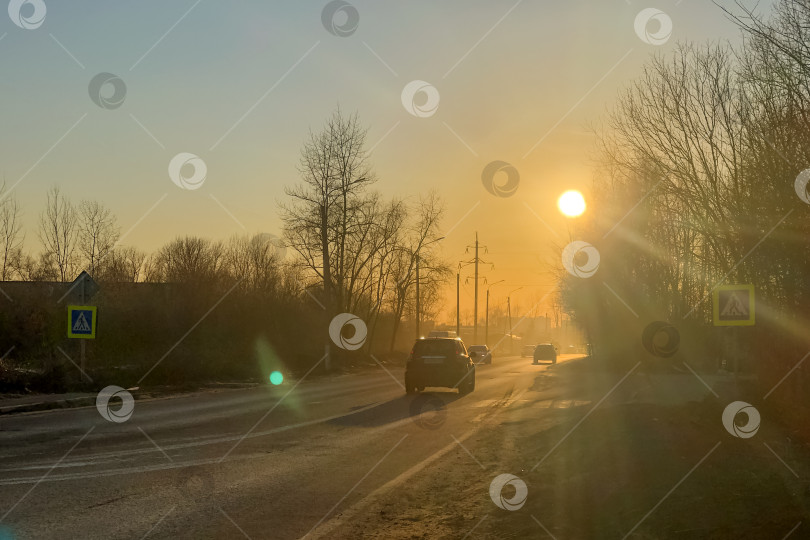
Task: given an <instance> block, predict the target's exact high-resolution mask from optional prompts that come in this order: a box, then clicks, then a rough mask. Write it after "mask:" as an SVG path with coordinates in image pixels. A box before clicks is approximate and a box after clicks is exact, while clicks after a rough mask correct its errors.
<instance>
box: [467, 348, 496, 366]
mask: <svg viewBox="0 0 810 540" xmlns="http://www.w3.org/2000/svg"><path fill="white" fill-rule="evenodd" d="M467 351H468V352H469V353H470V358H472V359H473V361H474V362H475V363H476V364H491V363H492V350H491V349H490V348H489V347H487V346H486V345H470V347H469V348H468V349H467Z"/></svg>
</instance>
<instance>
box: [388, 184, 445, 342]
mask: <svg viewBox="0 0 810 540" xmlns="http://www.w3.org/2000/svg"><path fill="white" fill-rule="evenodd" d="M409 213H412V214H413V216H414V217H413V219H412V220H411V223H410V224H409V225H408V226H407V228H406V230H405V232H404V234H403V235H402V240H401V242H402V244H401V246H400V249H399V250H398V254H397V256H396V258H395V259H394V260H393V261H392V264H393V270H392V277H393V281H394V286H393V287H392V288H391V296H390V300H389V302H390V306H391V311H392V312H393V319H394V326H393V330H392V332H391V342H390V350H391V351H393V350H394V346H395V345H396V340H397V334H398V332H399V327H400V325H401V324H402V316H403V314H404V313H405V311H406V308H407V307H408V301H409V294H410V291H411V290H412V289H415V288H416V287H415V285H416V258H417V257H419V260H420V276H419V278H420V289H421V286H422V284H423V283H424V284H425V289H423V290H420V301H421V302H422V303H424V301H425V298H426V296H425V293H430V291H431V289H432V288H433V284H434V282H435V281H437V280H446V279H447V278H448V276H449V275H450V273H451V272H450V267H449V266H448V265H447V264H446V263H444V262H442V261H440V260H439V259H438V258H436V257H435V256H434V255H433V253H432V248H434V247H435V244H433V242H435V240H436V239H437V238H438V237H439V225H440V223H441V218H442V215H443V213H444V205H443V203H442V201H441V199H440V198H439V196H438V194H437V193H436V192H435V191H431V192H430V193H428V194H427V195H426V196H423V197H420V198H419V200H418V202H417V205H416V208H415V209H413V210H412V211H411V212H409ZM426 305H429V303H428V304H426Z"/></svg>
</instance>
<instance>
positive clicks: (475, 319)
mask: <svg viewBox="0 0 810 540" xmlns="http://www.w3.org/2000/svg"><path fill="white" fill-rule="evenodd" d="M480 247H483V248H484V251H485V252H486V251H487V248H486V246H479V244H478V232H477V231H476V233H475V245H473V246H467V251H469V249H470V248H473V249H475V257H474V258H473V260H472V261H471V262H472V263H474V264H475V306H474V307H473V344H477V343H478V263H486V261H482V260H481V258H480V257H479V256H478V253H479V248H480Z"/></svg>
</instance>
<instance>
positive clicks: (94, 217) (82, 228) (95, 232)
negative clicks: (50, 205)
mask: <svg viewBox="0 0 810 540" xmlns="http://www.w3.org/2000/svg"><path fill="white" fill-rule="evenodd" d="M119 234H120V230H119V228H118V225H117V224H116V219H115V216H114V215H113V214H112V212H110V210H109V208H106V207H104V206H103V205H101V204H100V203H98V202H97V201H82V202H81V203H80V204H79V226H78V247H79V250H80V251H81V253H82V255H84V262H85V263H86V264H87V269H88V270H89V271H90V274H92V275H95V274H96V270H97V266H98V264H99V262H100V261H102V260H103V259H104V258H105V257H106V256H107V255H108V254H110V252H111V251H112V249H113V247H114V246H115V243H116V242H117V241H118V237H119Z"/></svg>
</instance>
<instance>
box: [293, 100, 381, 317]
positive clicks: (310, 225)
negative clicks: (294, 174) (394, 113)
mask: <svg viewBox="0 0 810 540" xmlns="http://www.w3.org/2000/svg"><path fill="white" fill-rule="evenodd" d="M365 139H366V130H365V129H364V128H363V127H362V126H360V121H359V119H358V117H357V115H356V114H355V115H353V116H350V117H346V116H344V115H343V114H342V113H341V111H340V110H337V111H335V113H334V114H333V115H332V116H331V118H330V119H329V120H328V121H327V123H326V126H325V127H324V128H323V130H322V131H320V132H319V133H310V136H309V140H307V142H306V143H304V148H303V150H302V151H301V162H300V166H299V172H300V173H301V178H302V183H301V184H299V185H298V186H296V187H294V188H291V189H287V190H286V193H287V195H288V196H289V197H291V198H292V202H291V203H289V204H287V205H283V206H282V220H283V222H284V231H285V238H286V241H287V243H288V245H289V246H290V247H291V248H292V249H294V250H295V251H296V252H298V254H299V255H300V256H301V259H302V261H303V264H304V265H305V266H306V267H308V268H309V269H311V270H312V271H313V272H314V273H315V274H316V275H317V276H318V279H319V280H320V281H321V282H322V284H323V290H324V293H325V295H326V302H325V304H326V306H327V311H328V312H329V313H336V310H342V309H345V308H346V290H347V286H348V284H349V281H350V276H349V274H350V271H349V268H350V266H351V260H350V256H349V254H348V253H347V242H348V241H349V239H350V235H351V232H352V230H353V229H354V228H355V227H357V226H358V221H357V220H358V218H360V216H362V205H363V196H364V190H365V188H366V187H368V186H369V185H370V184H372V183H373V182H374V178H373V176H372V173H371V169H370V166H369V164H368V161H367V158H366V151H365V149H364V145H365Z"/></svg>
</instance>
